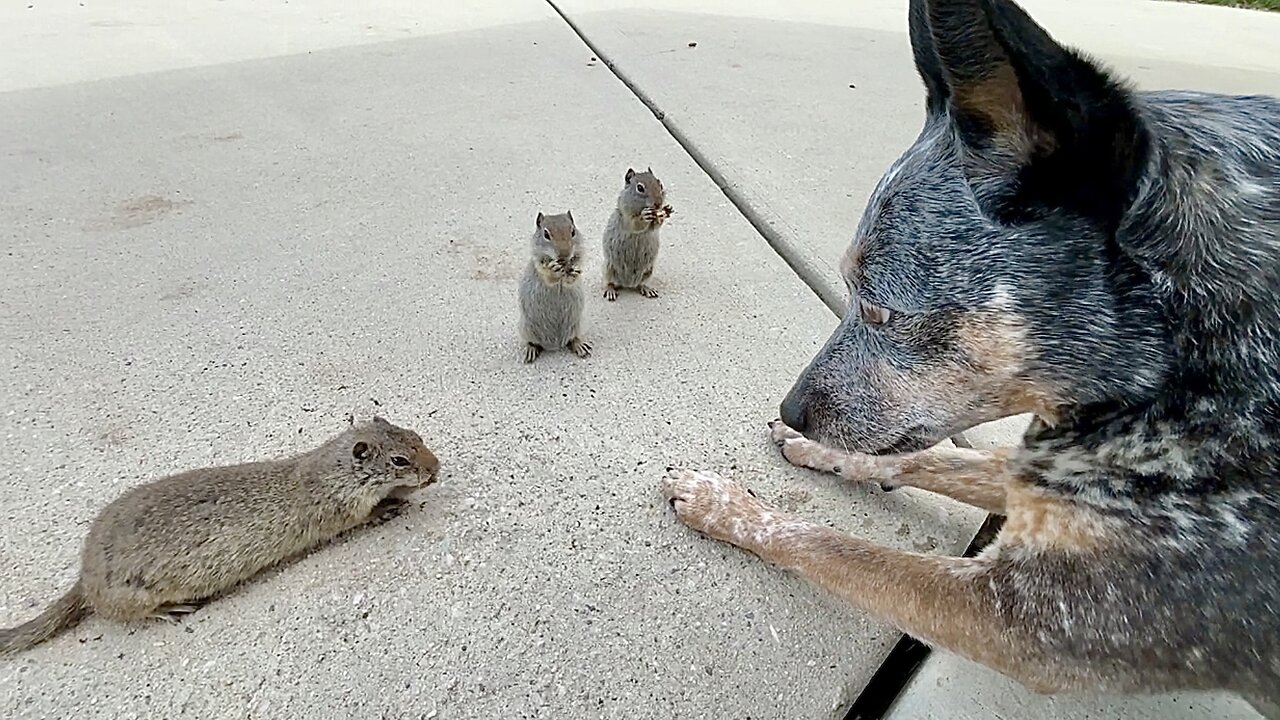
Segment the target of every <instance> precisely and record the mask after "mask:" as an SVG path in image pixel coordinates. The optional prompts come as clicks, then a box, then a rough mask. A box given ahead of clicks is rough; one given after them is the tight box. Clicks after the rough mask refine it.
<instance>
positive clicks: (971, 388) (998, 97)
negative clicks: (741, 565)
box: [782, 0, 1169, 453]
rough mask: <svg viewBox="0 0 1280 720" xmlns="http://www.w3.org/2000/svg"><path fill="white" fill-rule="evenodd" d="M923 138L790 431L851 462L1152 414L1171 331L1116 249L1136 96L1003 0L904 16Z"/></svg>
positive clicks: (851, 276)
mask: <svg viewBox="0 0 1280 720" xmlns="http://www.w3.org/2000/svg"><path fill="white" fill-rule="evenodd" d="M910 21H911V42H912V48H913V51H914V55H915V60H916V67H917V69H918V71H919V73H920V75H921V77H922V78H923V80H924V83H925V87H926V90H927V108H928V109H927V117H926V121H925V125H924V128H923V130H922V131H921V133H920V135H919V137H918V138H917V140H916V142H915V144H913V145H912V146H911V147H910V148H909V149H908V150H907V152H906V153H904V154H903V155H902V157H901V158H899V159H898V161H897V162H896V163H894V165H893V166H892V167H891V168H890V169H889V171H888V172H887V173H886V174H885V176H884V177H883V178H882V179H881V181H880V184H879V185H878V187H877V189H876V190H875V192H874V193H873V194H872V197H871V199H870V201H869V203H868V206H867V208H866V211H865V213H864V215H863V218H862V221H861V223H860V224H859V227H858V229H857V232H856V235H855V237H854V239H853V241H852V243H851V244H850V246H849V249H848V251H847V252H846V253H845V255H844V257H843V258H842V259H841V262H840V270H841V272H842V274H843V276H844V279H845V282H846V283H847V285H848V289H849V293H850V303H849V309H848V312H847V313H845V316H844V318H843V319H842V321H841V323H840V325H839V327H838V328H837V329H836V331H835V333H834V334H833V335H832V336H831V338H830V340H828V342H827V344H826V345H825V347H823V348H822V350H821V351H819V353H818V355H817V356H816V357H815V358H814V359H813V361H812V363H811V364H810V365H809V367H808V368H807V369H806V370H805V371H804V373H803V374H802V375H801V376H800V378H799V379H798V380H797V382H796V384H795V386H794V387H793V388H792V390H791V392H790V393H789V394H788V396H787V398H786V400H785V401H784V402H783V404H782V418H783V420H784V421H785V422H786V423H787V424H788V425H791V426H792V427H794V428H795V429H797V430H799V431H801V432H803V433H805V434H806V435H808V436H809V437H811V438H814V439H817V440H820V441H822V442H825V443H828V444H832V445H837V446H841V447H845V448H847V449H850V450H856V451H861V452H876V453H879V452H903V451H908V450H913V449H919V448H923V447H927V446H930V445H933V444H935V443H937V442H939V441H941V440H943V439H944V438H946V437H948V436H950V435H952V434H954V433H956V432H958V431H960V430H963V429H965V428H968V427H972V426H974V425H976V424H979V423H982V422H986V421H989V420H994V419H997V418H1000V417H1005V416H1008V415H1014V414H1019V413H1023V412H1031V413H1035V414H1037V415H1038V416H1040V417H1041V418H1043V419H1044V420H1046V421H1048V422H1050V423H1052V422H1053V421H1054V419H1055V417H1057V416H1059V415H1060V414H1061V413H1062V412H1064V411H1067V410H1068V409H1069V408H1071V407H1072V406H1076V405H1081V404H1086V403H1099V402H1113V401H1116V400H1118V399H1119V400H1126V399H1135V398H1140V397H1144V396H1149V395H1150V394H1152V393H1154V392H1155V391H1156V390H1157V389H1158V388H1159V387H1160V384H1161V381H1162V378H1163V376H1164V373H1165V368H1166V367H1167V365H1168V358H1167V356H1168V346H1169V340H1168V329H1167V328H1166V327H1164V325H1163V321H1162V320H1161V315H1160V313H1159V312H1157V310H1156V308H1155V306H1154V303H1153V301H1152V299H1151V294H1150V281H1149V279H1148V278H1147V277H1146V275H1145V274H1144V273H1143V272H1142V271H1141V270H1140V269H1139V268H1138V267H1137V266H1136V265H1135V264H1133V263H1132V262H1130V261H1129V260H1128V259H1127V258H1126V257H1125V256H1124V254H1123V253H1122V252H1121V251H1120V250H1118V249H1117V245H1116V241H1115V239H1116V235H1117V232H1118V230H1119V229H1120V228H1121V227H1122V226H1123V224H1124V222H1125V218H1126V216H1127V215H1128V214H1129V211H1130V206H1131V205H1132V203H1133V201H1134V198H1135V196H1136V195H1137V191H1138V187H1139V184H1140V183H1141V182H1142V179H1143V177H1144V174H1145V173H1146V172H1147V165H1148V160H1149V158H1150V152H1149V136H1148V131H1147V129H1146V128H1145V126H1144V125H1143V122H1142V121H1141V119H1140V115H1139V112H1138V110H1137V107H1136V103H1137V102H1138V101H1137V100H1136V98H1135V96H1134V95H1133V94H1131V93H1130V92H1128V91H1127V90H1126V89H1125V88H1124V87H1122V86H1121V85H1119V84H1118V83H1116V82H1115V81H1113V80H1112V79H1111V78H1109V77H1108V76H1107V74H1106V73H1105V72H1104V71H1103V70H1101V69H1100V68H1099V67H1097V66H1096V65H1094V64H1093V63H1091V62H1090V61H1088V60H1086V59H1085V58H1083V57H1081V56H1080V55H1078V54H1076V53H1075V52H1073V51H1071V50H1068V49H1066V48H1063V47H1062V46H1060V45H1058V44H1057V43H1056V42H1055V41H1054V40H1052V39H1051V38H1050V37H1049V35H1048V34H1047V33H1046V32H1045V31H1044V30H1042V29H1041V28H1040V27H1039V26H1037V25H1036V24H1035V23H1034V22H1033V21H1032V20H1031V19H1030V18H1029V17H1027V15H1026V14H1025V13H1024V12H1023V11H1022V10H1021V9H1020V8H1018V7H1017V6H1016V5H1014V4H1013V3H1011V2H1007V1H1006V0H927V1H926V0H913V1H912V3H911V11H910Z"/></svg>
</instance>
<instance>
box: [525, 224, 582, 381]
mask: <svg viewBox="0 0 1280 720" xmlns="http://www.w3.org/2000/svg"><path fill="white" fill-rule="evenodd" d="M536 226H537V229H536V230H535V232H534V233H533V239H532V241H531V243H530V257H529V266H528V267H527V268H526V269H525V271H524V277H522V278H521V279H520V337H521V339H523V340H524V342H525V349H524V361H525V362H527V363H531V362H533V361H534V360H537V359H538V356H539V355H541V354H542V351H543V350H545V349H548V348H551V349H558V348H563V347H567V348H569V349H570V350H572V351H573V352H574V353H576V354H577V355H578V357H587V356H588V355H590V354H591V344H590V343H588V342H585V341H583V339H582V337H581V333H582V305H583V298H582V286H581V285H579V284H578V278H579V277H580V276H581V275H582V234H581V233H579V232H578V228H577V226H576V225H575V224H574V222H573V213H572V212H566V213H564V214H563V215H543V214H542V213H538V219H537V222H536Z"/></svg>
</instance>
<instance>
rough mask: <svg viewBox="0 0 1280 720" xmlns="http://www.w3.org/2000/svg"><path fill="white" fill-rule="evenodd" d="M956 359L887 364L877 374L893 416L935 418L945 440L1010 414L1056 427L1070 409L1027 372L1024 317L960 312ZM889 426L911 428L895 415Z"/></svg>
mask: <svg viewBox="0 0 1280 720" xmlns="http://www.w3.org/2000/svg"><path fill="white" fill-rule="evenodd" d="M953 317H954V318H955V322H956V325H955V328H954V338H955V347H954V353H955V354H954V356H953V358H952V359H951V360H949V361H947V362H942V363H933V364H930V365H928V366H923V367H919V368H905V369H904V368H901V367H900V366H898V365H895V364H894V363H892V362H890V361H888V360H887V359H881V360H880V361H878V362H876V363H875V364H874V366H873V367H872V368H871V373H870V375H871V378H872V380H871V383H872V387H873V392H874V391H877V390H878V391H879V393H880V396H881V399H882V401H883V404H884V405H886V406H887V407H888V409H889V412H891V413H893V412H898V411H903V412H907V411H913V412H915V413H916V414H917V415H920V414H927V415H928V416H930V417H931V418H932V423H931V424H932V425H935V426H936V431H937V435H938V436H937V437H936V438H932V440H934V441H935V442H936V441H941V440H942V438H943V437H945V436H947V435H948V434H950V433H953V432H956V431H959V430H963V429H967V428H969V427H973V426H974V425H978V424H981V423H984V422H989V421H992V420H997V419H1000V418H1003V417H1008V416H1010V415H1018V414H1021V413H1033V414H1035V415H1036V416H1038V417H1042V418H1044V419H1045V421H1046V422H1049V423H1051V422H1052V421H1053V419H1054V418H1055V417H1056V416H1057V412H1058V410H1057V408H1058V407H1059V406H1060V405H1062V404H1063V402H1062V401H1061V400H1059V399H1058V394H1057V393H1056V392H1055V391H1054V389H1053V388H1051V387H1048V386H1046V385H1044V384H1042V383H1041V382H1039V381H1038V380H1037V379H1036V378H1034V377H1032V376H1031V375H1030V374H1029V373H1028V372H1027V368H1028V366H1029V363H1030V361H1031V360H1032V359H1033V358H1034V356H1035V350H1034V348H1032V347H1031V345H1030V343H1029V342H1028V340H1027V333H1026V329H1025V327H1024V325H1023V323H1022V321H1021V319H1020V318H1019V317H1018V316H1017V315H1016V314H1014V313H1013V312H1011V311H1009V310H1006V309H1003V308H996V307H988V308H984V309H982V310H978V311H970V312H963V313H956V314H954V315H953ZM875 420H876V421H878V422H880V423H882V424H884V425H886V426H888V427H894V426H901V425H905V424H906V422H905V421H897V420H895V419H894V418H892V417H882V418H875Z"/></svg>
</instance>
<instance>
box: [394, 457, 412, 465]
mask: <svg viewBox="0 0 1280 720" xmlns="http://www.w3.org/2000/svg"><path fill="white" fill-rule="evenodd" d="M391 464H392V465H395V466H396V467H409V458H407V457H404V456H403V455H392V456H391Z"/></svg>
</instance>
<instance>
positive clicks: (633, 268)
mask: <svg viewBox="0 0 1280 720" xmlns="http://www.w3.org/2000/svg"><path fill="white" fill-rule="evenodd" d="M624 183H625V184H624V186H623V188H622V193H621V194H619V195H618V207H617V208H616V209H614V211H613V214H612V215H610V216H609V222H608V224H607V225H606V226H605V229H604V297H605V299H606V300H609V301H613V300H617V299H618V290H619V289H620V288H632V289H635V290H636V291H637V292H639V293H640V294H641V295H643V296H645V297H648V298H656V297H658V292H657V291H656V290H654V289H653V288H652V287H650V286H649V285H648V281H649V278H650V277H652V276H653V266H654V264H655V263H656V262H657V261H658V228H659V227H661V226H662V223H664V222H666V220H667V218H668V217H671V213H672V212H674V211H673V210H672V209H671V206H670V205H667V204H666V195H665V191H664V190H663V187H662V181H661V180H659V179H658V178H657V177H656V176H655V175H654V174H653V170H652V169H646V170H645V171H644V172H642V173H638V172H636V171H635V170H634V169H631V168H627V174H626V176H625V178H624Z"/></svg>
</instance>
